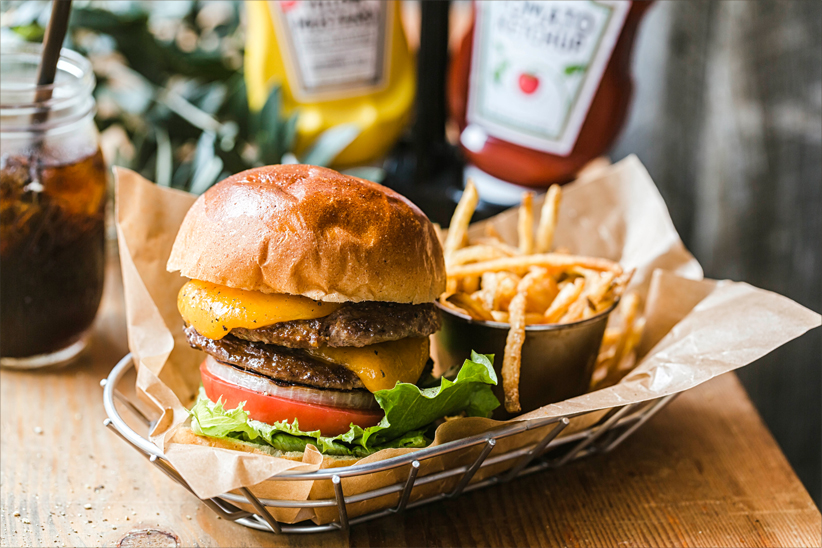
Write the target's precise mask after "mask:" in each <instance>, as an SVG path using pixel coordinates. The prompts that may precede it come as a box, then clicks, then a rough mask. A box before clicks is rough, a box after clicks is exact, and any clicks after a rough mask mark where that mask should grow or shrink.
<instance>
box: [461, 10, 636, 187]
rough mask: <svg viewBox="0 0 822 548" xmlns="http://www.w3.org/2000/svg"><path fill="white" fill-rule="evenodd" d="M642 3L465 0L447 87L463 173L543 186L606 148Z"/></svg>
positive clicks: (623, 106)
mask: <svg viewBox="0 0 822 548" xmlns="http://www.w3.org/2000/svg"><path fill="white" fill-rule="evenodd" d="M649 5H650V2H630V1H623V0H617V1H609V2H606V1H602V2H578V1H556V2H529V1H507V2H475V3H474V5H473V10H474V17H473V23H472V25H471V27H470V28H469V30H468V32H467V33H466V35H465V37H464V38H463V39H462V42H461V45H460V47H459V50H458V51H457V53H456V54H455V56H454V58H453V59H452V64H451V68H450V74H449V90H448V91H449V93H448V101H449V107H450V112H451V116H452V117H453V118H454V119H455V120H456V121H457V123H458V124H459V128H460V145H461V148H462V150H463V152H464V153H465V156H466V158H467V160H468V162H469V163H470V164H472V165H469V167H468V168H467V174H468V173H473V175H474V177H475V178H476V177H477V176H478V175H479V177H483V176H485V177H486V178H488V179H491V180H493V179H500V180H503V181H506V182H510V183H515V184H519V185H527V186H532V187H545V186H548V185H550V184H552V183H563V182H567V181H570V180H571V179H572V178H573V177H574V175H575V174H576V173H577V172H578V171H579V170H580V168H582V167H583V166H584V165H585V164H586V163H587V162H589V161H590V160H592V159H594V158H596V157H598V156H600V155H602V154H603V153H604V152H605V151H606V150H608V148H609V147H610V146H611V144H612V143H613V142H614V140H615V138H616V136H617V134H618V133H619V131H620V129H621V128H622V126H623V124H624V122H625V118H626V115H627V111H628V105H629V102H630V99H631V94H632V92H633V83H632V80H631V74H630V61H631V51H632V49H633V43H634V37H635V36H636V29H637V26H638V24H639V22H640V20H641V19H642V16H643V15H644V13H645V11H646V10H647V8H648V6H649ZM489 176H490V177H489Z"/></svg>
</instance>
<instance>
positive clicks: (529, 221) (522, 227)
mask: <svg viewBox="0 0 822 548" xmlns="http://www.w3.org/2000/svg"><path fill="white" fill-rule="evenodd" d="M517 233H518V236H519V252H520V253H522V254H523V255H530V254H531V253H533V252H534V193H533V192H525V193H524V194H523V195H522V203H521V204H520V206H519V222H518V224H517Z"/></svg>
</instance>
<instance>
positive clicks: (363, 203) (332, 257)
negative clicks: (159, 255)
mask: <svg viewBox="0 0 822 548" xmlns="http://www.w3.org/2000/svg"><path fill="white" fill-rule="evenodd" d="M167 267H168V270H169V271H175V270H179V271H180V273H181V274H182V275H183V276H186V277H188V278H193V279H197V280H204V281H207V282H212V283H216V284H220V285H225V286H228V287H236V288H239V289H246V290H250V291H261V292H263V293H286V294H291V295H304V296H306V297H309V298H311V299H314V300H317V301H329V302H347V301H354V302H358V301H389V302H398V303H414V304H419V303H426V302H431V301H433V300H435V299H436V298H437V297H439V295H440V294H441V293H442V292H444V291H445V263H444V260H443V256H442V246H441V245H440V242H439V240H438V239H437V235H436V232H435V230H434V226H433V225H432V224H431V222H430V221H429V220H428V218H427V217H426V216H425V214H424V213H423V212H422V211H420V209H419V208H417V207H416V206H415V205H414V204H412V203H411V202H410V201H408V199H406V198H404V197H403V196H401V195H399V194H397V193H396V192H394V191H392V190H390V189H388V188H386V187H384V186H382V185H378V184H376V183H372V182H370V181H366V180H363V179H358V178H357V177H351V176H348V175H343V174H341V173H337V172H336V171H334V170H331V169H326V168H322V167H315V166H307V165H277V166H267V167H260V168H255V169H250V170H248V171H243V172H242V173H238V174H236V175H234V176H232V177H229V178H227V179H225V180H224V181H221V182H220V183H217V184H216V185H214V186H213V187H212V188H210V189H209V190H208V191H206V192H205V194H203V195H202V196H200V197H199V198H198V199H197V201H196V202H194V205H193V206H192V207H191V209H190V210H189V211H188V213H187V214H186V217H185V219H184V220H183V224H182V225H181V226H180V231H179V233H178V234H177V239H176V240H175V242H174V247H173V248H172V250H171V256H170V257H169V260H168V265H167Z"/></svg>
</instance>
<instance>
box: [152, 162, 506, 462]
mask: <svg viewBox="0 0 822 548" xmlns="http://www.w3.org/2000/svg"><path fill="white" fill-rule="evenodd" d="M167 266H168V270H169V271H179V272H180V273H181V274H182V275H183V276H185V277H187V278H190V281H188V282H187V283H186V284H185V285H184V286H183V287H182V289H181V290H180V293H179V296H178V303H177V304H178V308H179V311H180V314H181V316H182V319H183V323H184V331H185V336H186V338H187V340H188V342H189V344H190V345H191V346H192V347H194V348H197V349H200V350H202V351H203V352H205V354H206V357H205V359H204V361H203V362H202V364H201V365H200V375H201V379H202V386H201V389H200V392H199V396H198V397H197V399H196V401H195V403H194V405H193V407H192V409H191V420H190V426H189V427H188V428H186V429H183V430H182V431H181V432H180V433H179V434H178V435H177V436H176V437H175V440H176V441H184V442H189V443H198V444H208V445H212V446H220V447H229V448H233V449H241V450H245V451H254V452H264V453H267V454H270V455H275V456H286V457H298V456H301V455H302V452H303V451H304V450H305V448H306V447H307V446H308V445H313V446H314V447H315V448H317V449H318V450H320V451H321V452H322V453H325V454H328V455H336V456H349V457H350V456H354V457H359V456H364V455H368V454H370V453H373V452H375V451H378V450H380V449H383V448H386V447H422V446H425V445H427V444H428V443H430V441H431V439H432V428H433V425H434V424H435V423H436V421H437V420H438V419H441V418H443V417H446V416H451V415H458V414H468V415H480V416H489V415H490V413H491V411H492V410H493V409H494V408H495V407H496V406H498V405H499V402H498V401H497V400H496V398H495V397H494V396H493V394H492V392H491V386H492V385H494V384H496V377H495V375H494V371H493V367H492V364H491V361H490V360H491V358H490V357H485V356H481V355H476V354H475V355H473V357H472V359H471V360H466V363H465V365H463V367H462V369H461V370H460V371H459V373H458V374H457V375H456V377H455V378H454V379H452V380H449V379H440V380H436V381H434V380H433V378H432V377H431V376H430V374H428V371H430V366H431V363H432V362H431V360H430V355H429V335H431V334H432V333H434V332H436V331H437V330H438V329H439V327H440V318H439V313H438V310H437V308H436V307H435V305H434V304H433V301H434V300H436V299H437V298H438V297H439V295H440V294H441V293H443V292H444V291H445V264H444V260H443V255H442V247H441V244H440V241H439V239H438V236H437V233H436V230H435V228H434V226H433V225H432V224H431V222H430V221H429V220H428V218H427V217H426V216H425V215H424V214H423V213H422V211H420V210H419V208H417V207H416V206H415V205H414V204H412V203H411V202H410V201H409V200H407V199H406V198H404V197H403V196H401V195H399V194H397V193H396V192H394V191H392V190H390V189H388V188H386V187H383V186H381V185H378V184H376V183H372V182H370V181H366V180H363V179H359V178H356V177H351V176H347V175H343V174H340V173H338V172H336V171H333V170H330V169H326V168H321V167H315V166H307V165H278V166H268V167H261V168H256V169H251V170H248V171H244V172H242V173H239V174H237V175H234V176H232V177H229V178H228V179H225V180H224V181H222V182H220V183H218V184H216V185H215V186H213V187H212V188H211V189H209V190H208V191H207V192H206V193H204V194H203V195H202V196H200V197H199V198H198V199H197V201H196V202H195V203H194V204H193V206H192V207H191V209H190V210H189V212H188V213H187V215H186V217H185V219H184V221H183V223H182V225H181V227H180V231H179V233H178V235H177V238H176V240H175V243H174V246H173V249H172V252H171V256H170V258H169V260H168V265H167Z"/></svg>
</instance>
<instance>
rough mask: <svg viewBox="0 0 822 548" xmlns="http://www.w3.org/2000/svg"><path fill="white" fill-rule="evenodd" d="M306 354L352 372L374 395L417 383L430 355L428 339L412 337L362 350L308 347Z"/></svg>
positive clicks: (366, 347)
mask: <svg viewBox="0 0 822 548" xmlns="http://www.w3.org/2000/svg"><path fill="white" fill-rule="evenodd" d="M306 352H307V353H308V354H310V355H311V356H314V357H316V358H319V359H321V360H324V361H327V362H331V363H336V364H338V365H342V366H345V367H346V368H348V369H350V370H351V371H353V372H354V374H356V375H357V376H358V377H359V378H360V380H361V381H362V383H363V385H365V387H366V388H367V389H368V390H369V391H370V392H376V391H377V390H385V389H389V388H394V385H395V384H397V383H398V382H407V383H411V384H414V383H416V382H417V380H418V379H419V378H420V375H421V374H422V370H423V369H424V368H425V364H426V362H427V361H428V356H429V353H428V337H410V338H407V339H401V340H399V341H389V342H384V343H378V344H372V345H369V346H364V347H362V348H354V347H345V348H332V347H329V346H324V347H321V348H308V349H306Z"/></svg>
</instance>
